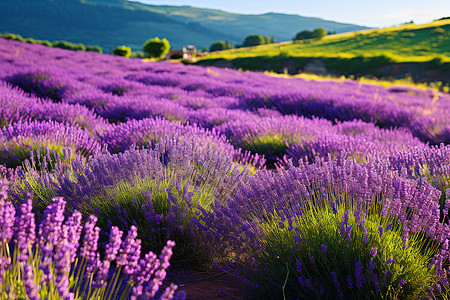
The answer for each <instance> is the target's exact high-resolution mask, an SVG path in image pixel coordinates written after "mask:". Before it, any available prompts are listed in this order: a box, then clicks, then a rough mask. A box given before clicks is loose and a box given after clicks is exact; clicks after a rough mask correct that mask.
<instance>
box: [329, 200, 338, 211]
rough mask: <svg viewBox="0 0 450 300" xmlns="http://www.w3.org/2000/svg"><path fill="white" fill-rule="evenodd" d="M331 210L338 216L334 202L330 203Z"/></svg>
mask: <svg viewBox="0 0 450 300" xmlns="http://www.w3.org/2000/svg"><path fill="white" fill-rule="evenodd" d="M330 206H331V209H332V210H333V214H337V210H336V205H335V204H334V202H330Z"/></svg>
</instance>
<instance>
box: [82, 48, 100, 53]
mask: <svg viewBox="0 0 450 300" xmlns="http://www.w3.org/2000/svg"><path fill="white" fill-rule="evenodd" d="M86 51H89V52H98V53H103V49H102V48H101V47H100V46H86Z"/></svg>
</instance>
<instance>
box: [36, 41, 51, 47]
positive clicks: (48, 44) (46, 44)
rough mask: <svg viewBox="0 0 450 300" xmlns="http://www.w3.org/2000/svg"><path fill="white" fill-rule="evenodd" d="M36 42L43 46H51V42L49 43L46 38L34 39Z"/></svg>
mask: <svg viewBox="0 0 450 300" xmlns="http://www.w3.org/2000/svg"><path fill="white" fill-rule="evenodd" d="M36 44H41V45H44V46H47V47H51V46H52V43H50V42H49V41H47V40H36Z"/></svg>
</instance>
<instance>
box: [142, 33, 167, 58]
mask: <svg viewBox="0 0 450 300" xmlns="http://www.w3.org/2000/svg"><path fill="white" fill-rule="evenodd" d="M169 50H170V44H169V41H168V40H167V39H162V40H160V39H159V38H158V37H155V38H154V39H149V40H147V41H146V42H145V43H144V45H143V46H142V51H143V52H144V53H145V54H146V55H147V57H150V58H158V59H159V58H161V57H163V56H164V55H166V54H167V53H169Z"/></svg>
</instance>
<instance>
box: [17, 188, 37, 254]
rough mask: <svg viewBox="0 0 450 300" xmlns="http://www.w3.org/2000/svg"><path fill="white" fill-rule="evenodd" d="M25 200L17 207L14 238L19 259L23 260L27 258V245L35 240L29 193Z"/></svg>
mask: <svg viewBox="0 0 450 300" xmlns="http://www.w3.org/2000/svg"><path fill="white" fill-rule="evenodd" d="M27 198H28V199H27V201H26V202H25V203H22V204H21V205H20V207H19V215H18V216H17V218H16V226H15V228H14V229H15V232H16V239H15V242H16V243H18V244H19V250H20V257H19V261H21V262H25V261H26V260H27V259H28V246H29V245H32V244H34V242H35V241H36V223H35V221H34V213H33V212H32V209H33V205H32V201H31V195H30V194H28V195H27Z"/></svg>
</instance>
